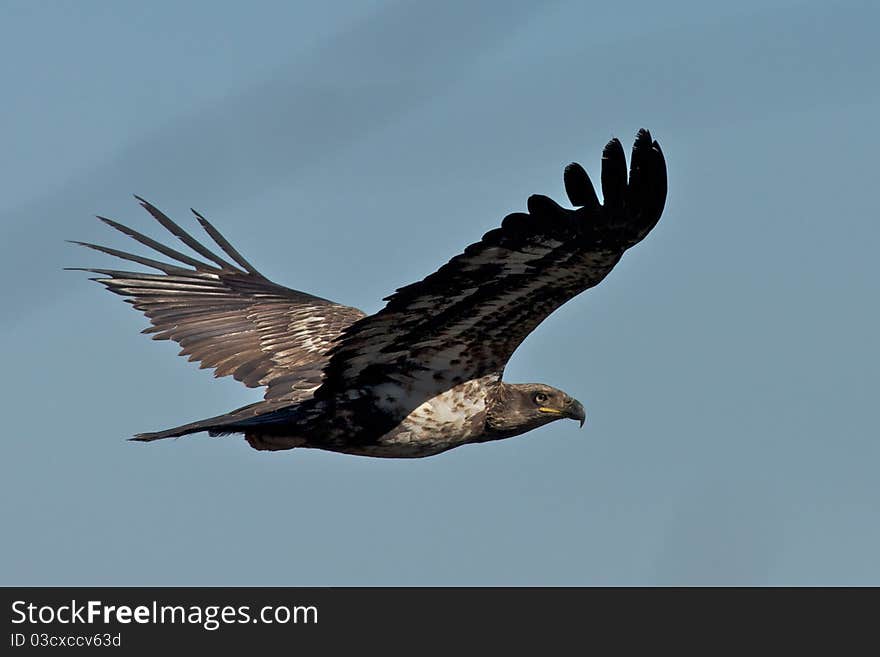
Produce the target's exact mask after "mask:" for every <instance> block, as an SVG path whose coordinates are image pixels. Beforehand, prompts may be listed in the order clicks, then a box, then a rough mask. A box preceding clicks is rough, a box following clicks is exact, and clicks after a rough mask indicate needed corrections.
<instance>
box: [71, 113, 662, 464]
mask: <svg viewBox="0 0 880 657" xmlns="http://www.w3.org/2000/svg"><path fill="white" fill-rule="evenodd" d="M564 180H565V188H566V192H567V194H568V196H569V199H570V200H571V202H572V203H573V204H574V205H576V206H579V207H577V208H576V209H573V210H569V209H565V208H562V207H560V206H559V205H557V204H556V203H555V202H554V201H552V200H551V199H549V198H547V197H545V196H532V197H530V198H529V200H528V212H527V213H515V214H511V215H509V216H507V217H506V218H505V219H504V221H503V222H502V224H501V227H500V228H497V229H495V230H492V231H490V232H488V233H486V234H485V235H484V236H483V238H482V239H481V240H480V241H479V242H476V243H475V244H472V245H471V246H469V247H467V248H466V249H465V250H464V252H463V253H462V254H460V255H458V256H456V257H455V258H453V259H452V260H450V261H449V262H448V263H447V264H445V265H444V266H443V267H441V268H440V269H439V270H438V271H436V272H435V273H433V274H431V275H430V276H428V277H427V278H425V279H424V280H422V281H419V282H418V283H414V284H412V285H408V286H406V287H403V288H400V289H398V290H397V291H396V292H395V293H394V294H392V295H391V296H390V297H388V298H387V299H386V300H387V302H388V303H387V305H386V306H385V307H384V308H383V309H382V310H380V311H379V312H377V313H375V314H373V315H370V316H365V315H364V313H362V312H361V311H359V310H357V309H355V308H350V307H348V306H343V305H340V304H337V303H333V302H332V301H328V300H326V299H322V298H319V297H315V296H313V295H310V294H307V293H304V292H299V291H296V290H292V289H290V288H287V287H284V286H281V285H278V284H276V283H273V282H271V281H269V280H268V279H266V278H265V277H264V276H263V275H262V274H260V273H259V272H258V271H257V270H256V269H255V268H254V267H253V266H252V265H251V264H250V263H249V262H248V261H247V260H245V259H244V258H243V257H242V256H241V254H239V253H238V252H237V251H236V250H235V249H234V248H233V247H232V246H231V245H230V244H229V242H228V241H226V239H225V238H223V236H222V235H221V234H220V233H219V232H218V231H217V230H216V229H215V228H214V227H213V226H212V225H211V224H210V223H209V222H208V221H207V220H206V219H205V218H204V217H202V216H201V215H199V214H198V213H196V218H197V220H198V221H199V223H200V224H201V225H202V227H203V228H204V229H205V231H206V232H207V233H208V234H209V235H210V237H211V238H212V239H213V240H214V241H215V242H216V243H217V245H218V246H219V247H220V249H222V251H223V252H224V254H225V255H226V256H227V258H228V259H227V258H224V257H222V256H219V255H217V254H216V253H214V252H212V251H211V250H209V249H208V248H206V247H205V246H204V245H202V244H201V243H199V242H198V241H197V240H196V239H195V238H193V237H192V236H191V235H190V234H189V233H187V232H186V231H185V230H184V229H183V228H181V227H180V226H179V225H178V224H176V223H175V222H173V221H172V220H171V219H169V218H168V217H167V216H165V215H164V214H163V213H162V212H160V211H159V210H158V209H157V208H155V207H154V206H153V205H151V204H150V203H148V202H146V201H144V200H143V199H138V200H139V201H140V203H141V205H143V207H144V208H145V209H146V210H147V211H148V212H149V213H150V214H151V215H152V216H153V217H154V218H155V219H156V220H157V221H158V222H159V223H160V224H161V225H162V226H163V227H164V228H166V229H167V230H168V231H169V232H170V233H171V234H173V235H175V236H176V237H177V238H178V239H180V240H181V241H182V242H183V243H184V244H185V245H186V246H188V247H189V248H191V249H192V250H193V251H194V252H195V253H196V254H198V255H199V256H201V258H202V259H198V258H194V257H191V256H189V255H186V254H184V253H181V252H179V251H176V250H174V249H171V248H169V247H167V246H164V245H162V244H160V243H159V242H156V241H154V240H152V239H150V238H148V237H146V236H145V235H142V234H141V233H138V232H136V231H134V230H132V229H130V228H127V227H125V226H122V225H121V224H118V223H116V222H114V221H111V220H109V219H102V221H104V222H106V223H107V224H108V225H110V226H111V227H113V228H115V229H117V230H119V231H121V232H123V233H125V234H126V235H128V236H130V237H132V238H134V239H135V240H137V241H138V242H140V243H142V244H144V245H145V246H148V247H149V248H151V249H153V250H155V251H157V252H159V253H161V254H162V255H164V256H166V257H167V258H170V259H171V260H173V261H176V262H175V263H173V264H170V263H167V262H160V261H157V260H153V259H150V258H144V257H141V256H137V255H133V254H130V253H126V252H123V251H118V250H116V249H110V248H107V247H103V246H97V245H94V244H85V243H80V244H83V245H84V246H87V247H89V248H92V249H96V250H98V251H102V252H104V253H107V254H109V255H112V256H116V257H119V258H122V259H124V260H128V261H131V262H135V263H138V264H141V265H144V266H146V267H150V268H152V269H155V270H158V271H159V272H161V273H158V274H155V273H153V274H148V273H139V272H128V271H120V270H114V269H88V270H87V271H91V272H95V273H98V274H100V275H101V277H100V278H98V279H96V280H98V281H99V282H101V283H103V284H104V285H105V286H107V288H108V289H110V290H111V291H113V292H116V293H117V294H121V295H123V296H126V297H127V298H128V300H129V301H130V302H131V303H132V304H133V305H134V306H135V308H137V309H138V310H141V311H143V312H144V313H145V314H146V316H147V317H148V318H149V319H150V321H151V323H152V327H151V328H148V329H147V330H146V331H145V332H147V333H152V334H153V337H154V338H155V339H166V340H169V339H170V340H174V341H176V342H178V343H179V344H180V345H181V347H182V350H181V355H186V356H189V359H190V360H195V361H199V362H200V363H201V367H209V368H213V369H214V370H215V375H216V376H225V375H231V376H233V377H234V378H236V379H237V380H239V381H241V382H242V383H244V384H245V385H248V386H251V387H257V386H262V387H265V388H266V394H265V400H264V401H262V402H258V403H256V404H251V405H250V406H246V407H244V408H242V409H238V410H237V411H233V412H231V413H228V414H226V415H222V416H218V417H216V418H210V419H208V420H202V421H199V422H194V423H191V424H187V425H183V426H181V427H176V428H174V429H169V430H166V431H160V432H156V433H152V434H141V435H139V436H137V437H136V439H137V440H144V441H149V440H156V439H158V438H165V437H169V436H181V435H186V434H190V433H196V432H199V431H208V432H209V433H211V434H212V435H221V434H227V433H242V434H244V435H245V436H246V438H247V440H248V442H249V443H250V444H251V445H252V446H253V447H255V448H257V449H268V450H275V449H289V448H291V447H315V448H320V449H328V450H332V451H340V452H348V453H353V454H363V455H369V456H385V457H413V456H427V455H430V454H436V453H439V452H442V451H444V450H447V449H450V448H452V447H456V446H458V445H462V444H466V443H475V442H485V441H487V440H495V439H499V438H506V437H510V436H513V435H518V434H521V433H524V432H526V431H529V430H531V429H533V428H535V427H538V426H541V425H542V424H546V423H547V422H550V421H553V420H556V419H560V418H563V417H569V418H573V419H577V420H580V421H581V423H583V418H584V411H583V407H582V406H581V405H580V403H579V402H577V401H576V400H574V399H572V398H571V397H569V396H568V395H566V394H565V393H563V392H562V391H559V390H556V389H555V388H551V387H549V386H543V385H542V384H519V385H516V384H507V383H503V382H501V377H502V374H503V371H504V367H505V365H506V363H507V361H508V360H509V359H510V356H511V355H512V354H513V352H514V350H515V349H516V348H517V347H518V346H519V345H520V343H521V342H522V341H523V340H524V339H525V337H526V336H527V335H528V334H529V333H531V331H533V330H534V329H535V327H536V326H538V324H540V323H541V322H542V321H543V320H544V319H545V318H546V317H547V316H548V315H549V314H550V313H552V312H553V311H554V310H555V309H556V308H558V307H559V306H560V305H562V304H563V303H565V302H566V301H568V300H569V299H571V298H572V297H574V296H575V295H577V294H579V293H580V292H582V291H584V290H586V289H588V288H590V287H592V286H594V285H596V284H598V283H599V282H600V281H601V280H602V279H603V278H604V277H605V276H606V275H607V274H608V272H609V271H611V269H612V268H613V267H614V266H615V265H616V264H617V262H618V261H619V260H620V258H621V256H622V255H623V253H624V251H626V249H628V248H630V247H631V246H632V245H634V244H636V243H637V242H639V241H640V240H642V239H643V238H644V237H645V235H647V233H648V232H649V231H650V230H651V229H652V228H653V227H654V225H655V224H656V223H657V221H658V219H659V218H660V214H661V213H662V210H663V205H664V203H665V198H666V165H665V162H664V158H663V154H662V152H661V150H660V147H659V145H658V144H657V142H655V141H653V140H652V139H651V136H650V134H649V133H648V132H647V131H645V130H641V131H639V134H638V135H637V137H636V141H635V144H634V146H633V153H632V158H631V162H630V170H629V176H627V168H626V159H625V156H624V153H623V148H622V147H621V145H620V142H619V141H617V140H616V139H614V140H612V141H611V142H609V143H608V145H607V146H606V147H605V150H604V151H603V157H602V175H601V181H602V191H603V196H604V202H603V203H602V204H600V203H599V200H598V197H597V195H596V192H595V190H594V189H593V186H592V183H591V182H590V179H589V176H588V175H587V173H586V171H585V170H584V169H583V168H582V167H581V166H580V165H578V164H571V165H569V166H568V167H567V168H566V169H565V176H564Z"/></svg>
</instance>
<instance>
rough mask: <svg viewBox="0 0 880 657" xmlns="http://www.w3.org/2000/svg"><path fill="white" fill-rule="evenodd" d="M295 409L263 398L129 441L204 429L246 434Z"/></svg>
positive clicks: (211, 432)
mask: <svg viewBox="0 0 880 657" xmlns="http://www.w3.org/2000/svg"><path fill="white" fill-rule="evenodd" d="M292 410H293V408H292V407H291V406H290V402H277V401H275V402H267V401H261V402H257V403H255V404H250V405H248V406H244V407H242V408H239V409H237V410H234V411H232V412H231V413H225V414H224V415H218V416H216V417H211V418H207V419H205V420H198V421H197V422H190V423H189V424H182V425H180V426H179V427H173V428H171V429H164V430H162V431H152V432H148V433H139V434H137V435H135V436H133V437H131V438H129V440H134V441H138V442H150V441H153V440H161V439H162V438H178V437H180V436H188V435H190V434H193V433H201V432H202V431H207V432H208V435H209V436H226V435H229V434H231V433H244V432H245V431H247V430H248V429H249V428H252V427H254V426H258V425H266V424H272V423H277V422H283V421H284V420H285V419H286V418H288V417H289V416H290V415H291V411H292Z"/></svg>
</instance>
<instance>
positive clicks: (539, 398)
mask: <svg viewBox="0 0 880 657" xmlns="http://www.w3.org/2000/svg"><path fill="white" fill-rule="evenodd" d="M535 403H536V404H538V405H540V404H546V403H547V395H545V394H544V393H543V392H538V393H536V394H535Z"/></svg>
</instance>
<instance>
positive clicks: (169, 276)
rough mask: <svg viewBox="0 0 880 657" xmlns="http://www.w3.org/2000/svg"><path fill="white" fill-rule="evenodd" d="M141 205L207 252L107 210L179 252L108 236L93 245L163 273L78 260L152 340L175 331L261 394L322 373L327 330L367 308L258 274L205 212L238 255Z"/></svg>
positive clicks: (309, 381) (296, 392)
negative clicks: (141, 318)
mask: <svg viewBox="0 0 880 657" xmlns="http://www.w3.org/2000/svg"><path fill="white" fill-rule="evenodd" d="M136 198H138V201H140V203H141V205H142V206H143V207H144V208H145V209H146V210H147V211H148V212H149V213H150V214H151V215H152V216H153V217H154V218H155V219H156V220H157V221H158V222H159V223H160V224H161V225H162V226H164V227H165V228H166V229H167V230H168V231H169V232H170V233H172V234H173V235H175V236H176V237H177V238H179V239H180V240H181V241H182V242H183V243H184V244H186V245H187V246H188V247H190V248H191V249H192V250H193V251H195V252H196V253H198V254H199V255H200V256H202V257H203V258H205V259H206V260H207V261H209V262H203V261H200V260H198V259H196V258H192V257H190V256H188V255H186V254H184V253H181V252H179V251H176V250H175V249H172V248H170V247H167V246H165V245H163V244H160V243H159V242H156V241H155V240H153V239H151V238H149V237H147V236H146V235H143V234H141V233H139V232H137V231H135V230H132V229H131V228H128V227H126V226H123V225H122V224H119V223H117V222H115V221H112V220H110V219H105V218H103V217H99V219H101V220H102V221H103V222H105V223H106V224H108V225H109V226H112V227H113V228H115V229H117V230H119V231H120V232H122V233H124V234H126V235H128V236H129V237H131V238H133V239H135V240H136V241H138V242H140V243H141V244H144V245H145V246H148V247H150V248H151V249H153V250H155V251H157V252H159V253H161V254H162V255H164V256H166V257H168V258H170V259H172V260H174V261H176V262H174V263H167V262H161V261H158V260H153V259H151V258H145V257H142V256H138V255H134V254H131V253H126V252H125V251H119V250H117V249H112V248H109V247H105V246H98V245H95V244H88V243H85V242H76V244H81V245H82V246H86V247H88V248H90V249H95V250H96V251H100V252H102V253H106V254H108V255H112V256H115V257H117V258H121V259H123V260H128V261H130V262H135V263H137V264H140V265H144V266H146V267H151V268H153V269H156V270H158V271H160V272H162V273H161V274H154V273H141V272H131V271H120V270H116V269H85V271H89V272H93V273H97V274H101V277H100V278H96V279H94V280H97V281H98V282H99V283H103V284H104V285H105V286H106V287H107V288H108V289H109V290H111V291H112V292H115V293H117V294H121V295H123V296H125V297H127V299H126V301H128V302H129V303H131V304H133V305H134V307H135V308H137V309H138V310H140V311H142V312H143V313H144V314H145V315H146V316H147V317H148V318H149V319H150V321H151V323H152V327H150V328H147V329H145V330H144V333H151V334H153V339H154V340H174V341H175V342H177V343H179V344H180V345H181V347H182V350H181V352H180V355H181V356H189V360H191V361H199V362H200V363H201V367H202V368H213V369H214V370H215V376H218V377H219V376H226V375H232V376H233V377H234V378H235V379H237V380H239V381H241V382H242V383H244V384H245V385H247V386H250V387H252V388H253V387H258V386H266V387H267V390H266V399H268V400H279V401H283V400H287V401H291V402H295V401H298V400H300V399H302V398H304V397H307V396H310V395H311V393H312V391H313V390H314V389H315V388H316V387H317V386H318V385H320V383H321V380H322V376H323V375H322V370H323V368H324V366H325V365H326V362H327V358H326V353H327V351H328V350H329V348H330V346H331V345H332V342H333V340H334V339H335V338H336V337H338V336H339V334H340V333H341V332H342V331H343V329H345V328H346V327H347V326H349V325H351V324H352V323H353V322H354V321H356V320H358V319H360V318H362V317H363V316H364V313H362V312H361V311H360V310H358V309H356V308H351V307H349V306H343V305H340V304H337V303H333V302H332V301H328V300H326V299H322V298H320V297H316V296H312V295H311V294H306V293H304V292H298V291H296V290H291V289H290V288H287V287H284V286H281V285H278V284H276V283H273V282H272V281H270V280H268V279H267V278H266V277H265V276H263V275H262V274H260V273H259V272H258V271H257V270H256V269H255V268H254V267H253V266H252V265H251V264H250V263H249V262H248V261H247V260H245V259H244V258H243V257H242V256H241V254H240V253H238V251H236V250H235V249H234V248H233V247H232V245H230V244H229V242H228V241H226V239H225V238H224V237H223V236H222V235H221V234H220V233H219V232H218V231H217V229H216V228H214V226H212V225H211V224H210V223H209V222H208V221H207V220H206V219H205V218H204V217H202V216H201V215H200V214H198V213H196V212H195V211H193V212H194V213H195V215H196V218H197V219H198V221H199V223H200V224H201V225H202V227H203V228H204V229H205V231H206V232H207V233H208V235H210V236H211V238H212V239H213V240H214V241H215V242H216V243H217V245H218V246H219V247H220V248H221V249H222V250H223V252H224V253H225V254H226V255H227V256H228V257H229V258H230V259H231V260H232V261H233V262H234V263H235V264H233V263H232V262H229V261H227V260H226V259H224V258H222V257H221V256H219V255H217V254H216V253H213V252H212V251H211V250H209V249H208V248H207V247H205V246H204V245H202V244H201V243H199V242H198V241H197V240H196V239H195V238H194V237H192V235H190V234H189V233H187V232H186V231H185V230H184V229H183V228H181V227H180V226H179V225H177V224H176V223H175V222H173V221H172V220H171V219H169V218H168V217H167V216H166V215H165V214H163V213H162V212H161V211H159V210H158V209H157V208H156V207H154V206H153V205H151V204H150V203H148V202H147V201H145V200H143V199H141V198H139V197H136Z"/></svg>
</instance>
